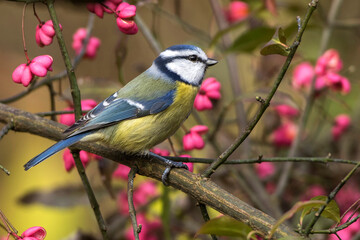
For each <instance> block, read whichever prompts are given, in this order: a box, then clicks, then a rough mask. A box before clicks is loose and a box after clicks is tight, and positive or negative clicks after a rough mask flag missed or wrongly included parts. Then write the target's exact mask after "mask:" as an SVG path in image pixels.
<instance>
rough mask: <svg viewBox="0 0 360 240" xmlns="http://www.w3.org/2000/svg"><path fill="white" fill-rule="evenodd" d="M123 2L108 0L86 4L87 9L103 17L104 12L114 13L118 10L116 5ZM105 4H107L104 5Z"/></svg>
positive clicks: (120, 0)
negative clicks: (101, 2)
mask: <svg viewBox="0 0 360 240" xmlns="http://www.w3.org/2000/svg"><path fill="white" fill-rule="evenodd" d="M121 2H122V0H106V1H104V2H103V4H100V3H88V4H87V5H86V7H87V9H88V10H89V11H90V12H92V13H95V14H96V15H97V16H98V17H99V18H103V16H104V12H106V13H113V12H115V10H116V7H117V6H118V5H119V4H120V3H121ZM103 5H105V6H106V7H105V6H103Z"/></svg>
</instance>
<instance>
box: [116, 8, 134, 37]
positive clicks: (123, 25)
mask: <svg viewBox="0 0 360 240" xmlns="http://www.w3.org/2000/svg"><path fill="white" fill-rule="evenodd" d="M116 13H117V18H116V24H117V26H118V28H119V29H120V31H122V32H123V33H125V34H136V33H137V32H138V27H137V25H136V23H135V21H134V17H135V15H136V6H135V5H130V4H128V3H126V2H122V3H120V4H119V6H118V7H117V8H116Z"/></svg>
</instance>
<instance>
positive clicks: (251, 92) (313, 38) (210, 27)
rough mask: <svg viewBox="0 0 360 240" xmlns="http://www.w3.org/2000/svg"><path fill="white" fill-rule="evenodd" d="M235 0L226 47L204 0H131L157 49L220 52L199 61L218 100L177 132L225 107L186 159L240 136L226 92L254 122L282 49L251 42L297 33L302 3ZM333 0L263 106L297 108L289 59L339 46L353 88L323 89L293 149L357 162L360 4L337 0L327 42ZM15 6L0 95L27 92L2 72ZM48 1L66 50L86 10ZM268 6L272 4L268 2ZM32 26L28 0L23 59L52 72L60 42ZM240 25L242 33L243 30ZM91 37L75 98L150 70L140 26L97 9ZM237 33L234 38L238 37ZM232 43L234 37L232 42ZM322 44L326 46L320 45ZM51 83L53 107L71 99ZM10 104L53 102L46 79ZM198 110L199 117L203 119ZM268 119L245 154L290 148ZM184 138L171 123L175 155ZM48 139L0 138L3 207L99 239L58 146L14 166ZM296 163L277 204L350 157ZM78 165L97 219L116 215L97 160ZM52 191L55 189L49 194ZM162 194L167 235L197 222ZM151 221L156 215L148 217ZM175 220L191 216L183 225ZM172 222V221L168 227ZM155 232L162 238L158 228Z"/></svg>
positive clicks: (36, 222)
mask: <svg viewBox="0 0 360 240" xmlns="http://www.w3.org/2000/svg"><path fill="white" fill-rule="evenodd" d="M336 1H337V0H336ZM213 2H214V1H213ZM215 2H217V3H218V4H220V5H219V6H220V7H221V8H222V9H220V11H222V10H223V9H226V8H227V7H228V6H229V4H230V2H231V1H215ZM244 2H246V3H247V4H248V6H249V10H248V16H246V18H245V19H243V20H241V21H239V22H236V23H232V22H230V23H227V24H228V26H233V27H232V28H231V27H230V28H229V29H228V33H229V35H228V37H229V39H230V46H232V48H229V46H226V43H225V44H224V43H223V42H222V41H221V38H222V37H224V35H220V38H219V39H218V40H216V38H215V36H219V35H217V34H219V27H218V23H217V21H216V18H215V16H214V9H213V8H212V6H211V1H207V0H198V1H191V0H182V1H179V0H168V1H161V0H158V1H156V0H148V1H131V2H130V3H132V4H136V5H137V16H139V17H141V19H142V20H143V22H144V23H145V25H146V26H147V27H148V28H149V29H150V31H151V33H152V34H153V36H155V38H156V39H157V41H158V42H159V43H160V46H161V48H162V49H165V48H166V47H169V46H171V45H175V44H194V45H197V46H199V47H201V48H202V49H204V50H205V51H206V52H207V53H208V54H209V55H210V56H211V57H213V58H216V59H217V60H219V61H220V62H219V64H217V65H216V66H215V67H213V68H211V69H209V70H208V72H207V77H210V76H211V77H216V79H217V80H218V81H219V82H220V83H221V95H222V98H221V99H220V100H218V101H214V102H213V104H214V109H212V110H211V111H210V112H198V113H196V116H191V117H189V120H188V121H187V122H186V123H185V128H186V129H190V128H191V127H192V126H194V125H196V124H199V123H203V124H205V125H207V126H209V128H210V132H211V131H212V130H213V129H214V126H215V124H214V123H215V122H216V121H217V120H218V117H219V115H220V114H221V113H223V109H224V108H225V107H228V108H227V110H226V115H225V118H224V121H223V123H222V125H221V128H220V130H219V132H218V133H217V134H216V142H217V147H218V149H217V150H216V149H215V148H214V147H213V146H212V145H210V144H207V145H206V146H205V148H204V149H202V150H194V151H191V152H190V154H191V156H194V157H209V158H216V156H217V153H218V151H220V152H221V151H223V150H225V149H226V147H227V146H228V145H229V144H230V143H231V142H232V141H233V140H234V139H235V138H236V137H237V136H238V135H239V133H240V132H241V130H242V129H243V128H244V126H242V129H239V128H238V124H237V120H236V114H235V111H234V104H233V100H234V99H235V98H236V103H237V102H241V103H242V104H243V105H244V107H245V111H246V113H247V116H246V118H247V119H248V120H250V119H252V116H253V114H254V113H255V110H256V109H257V107H256V106H257V104H258V103H257V102H256V101H255V97H256V96H259V95H260V96H262V97H265V96H266V93H267V92H268V91H269V89H270V88H271V86H272V83H273V82H274V79H275V77H276V75H277V73H278V71H279V69H280V67H281V65H282V64H283V62H284V60H285V57H283V56H279V55H270V56H261V55H260V49H261V47H262V46H263V45H264V44H265V43H266V42H267V41H269V40H270V38H271V36H272V35H273V33H274V32H275V29H276V28H277V27H280V26H281V27H283V29H285V35H286V36H287V38H288V39H287V43H288V44H291V42H292V39H293V37H294V36H295V34H296V16H304V14H305V12H306V8H307V4H308V2H309V1H308V0H306V1H305V0H301V1H291V0H273V1H266V0H264V1H262V0H251V1H250V0H249V1H244ZM333 2H335V0H333V1H321V0H320V7H319V9H318V10H317V11H316V12H315V13H314V16H313V17H312V19H311V20H310V23H309V26H308V28H307V30H306V31H305V34H304V37H303V39H302V43H301V46H300V48H299V50H298V52H297V54H296V56H295V58H294V60H293V62H292V65H291V67H290V69H289V72H288V73H287V75H286V76H285V78H284V80H283V82H282V85H281V87H280V89H279V91H278V93H277V94H276V96H275V98H274V100H273V102H272V103H273V104H274V105H275V106H276V105H277V104H288V105H290V106H293V107H295V108H296V109H298V110H299V111H300V112H302V111H303V110H304V106H305V103H306V94H307V93H306V91H296V90H294V89H293V87H292V80H293V75H292V74H293V69H294V67H295V66H296V65H298V64H299V63H302V62H304V61H308V62H310V63H311V64H312V65H315V63H316V61H317V59H318V57H319V56H320V55H321V54H322V52H321V51H324V50H326V49H329V48H334V49H336V50H337V51H338V52H339V54H340V57H341V59H342V62H343V68H342V70H341V74H342V75H343V76H346V78H347V79H349V81H350V82H351V91H350V93H349V94H346V95H342V94H339V93H334V92H330V91H328V92H327V93H326V98H325V97H322V98H320V99H318V100H316V102H315V103H314V106H313V110H312V112H311V115H310V117H309V120H308V125H307V126H306V129H305V131H304V132H305V133H306V134H305V135H304V136H306V137H305V139H306V141H304V142H303V143H302V144H301V146H300V148H299V151H298V154H299V156H319V157H325V156H327V155H328V154H329V153H331V154H332V156H333V157H338V158H344V159H352V160H357V159H359V158H358V157H359V154H360V151H359V150H360V148H359V146H358V137H357V136H359V135H358V134H357V133H359V128H358V126H357V122H358V121H359V118H360V111H359V110H360V99H359V94H358V90H359V81H358V80H359V77H360V76H359V70H358V69H359V63H360V61H359V60H360V57H359V56H360V44H359V40H360V12H359V11H358V9H360V2H359V1H357V0H347V1H337V2H342V3H341V5H340V6H339V11H338V14H337V17H336V19H337V20H336V23H337V24H334V25H332V28H331V32H330V34H331V35H330V37H329V38H328V42H327V43H325V46H324V41H325V40H324V34H326V33H325V31H326V30H325V29H326V28H328V27H329V24H327V17H328V16H329V9H330V7H331V6H332V4H333ZM23 6H24V4H23V3H19V2H9V1H4V0H2V1H0V32H1V33H2V34H1V38H0V54H1V61H2V64H0V73H1V77H2V86H1V87H0V101H1V102H2V101H3V100H4V99H7V98H9V97H11V96H14V95H16V94H18V93H20V92H22V91H24V90H25V88H24V86H22V85H21V84H15V83H14V82H13V81H12V79H11V74H12V72H13V70H14V69H15V67H16V66H18V65H19V64H21V63H25V62H26V59H25V56H24V51H23V43H22V31H21V19H22V11H23ZM55 6H56V11H57V15H58V18H59V22H60V23H61V25H62V27H63V31H62V33H63V35H64V38H65V42H66V44H67V48H68V51H69V53H70V55H71V56H72V57H74V56H75V52H74V50H73V49H72V48H71V44H72V36H73V34H74V32H75V31H76V30H77V29H78V28H80V27H86V25H87V23H88V19H89V11H88V10H87V8H86V5H85V4H73V3H68V2H66V1H56V3H55ZM272 6H275V9H274V8H272ZM218 10H219V9H218ZM36 11H37V14H38V16H39V17H40V19H41V20H43V21H47V20H49V19H50V17H49V14H48V11H47V8H46V6H45V5H44V4H41V3H37V4H36ZM37 24H38V22H37V19H36V18H35V17H34V14H33V10H32V5H31V4H29V5H28V7H27V10H26V14H25V28H24V30H25V38H26V47H27V49H28V54H29V57H30V58H33V57H35V56H38V55H43V54H50V55H51V56H52V57H53V58H54V63H53V67H52V68H53V72H52V73H50V74H51V75H53V74H56V73H59V72H61V71H63V70H64V69H65V68H64V63H63V61H62V57H61V54H60V51H59V48H58V45H57V41H56V40H54V43H53V44H52V45H50V46H46V47H44V48H40V47H38V46H37V44H36V41H35V28H36V25H37ZM258 27H263V28H264V31H262V32H260V33H256V34H255V33H253V32H252V31H251V30H253V29H255V28H258ZM269 29H270V30H269ZM246 33H249V35H248V36H246ZM92 35H93V36H95V37H98V38H99V39H100V40H101V46H100V48H99V50H98V51H97V55H96V58H94V59H86V58H84V59H82V60H81V62H80V64H79V66H78V67H77V68H76V75H77V78H78V82H79V86H80V89H81V91H82V99H88V98H91V99H95V100H96V101H100V100H102V99H104V98H105V97H107V96H108V95H109V94H111V93H112V92H114V91H116V90H117V89H118V88H120V87H121V86H122V85H123V84H124V83H126V82H128V81H129V80H131V79H132V78H133V77H135V76H137V75H138V74H139V73H141V72H143V71H144V70H145V69H146V68H148V67H149V66H150V65H151V63H152V61H153V59H154V58H155V57H156V56H157V54H156V53H155V52H154V51H153V50H152V48H151V47H150V45H149V42H148V40H147V39H146V38H145V37H144V35H143V32H142V31H141V29H140V31H139V32H138V33H137V34H135V35H125V34H123V33H121V32H120V31H119V29H118V27H117V26H116V22H115V18H114V16H113V15H110V14H105V15H104V18H103V19H100V18H98V17H96V18H95V20H94V26H93V29H92ZM241 36H243V37H242V38H241ZM244 36H245V37H244ZM236 40H237V41H238V42H237V44H234V43H236ZM323 47H324V48H325V49H322V50H321V48H323ZM229 55H232V56H233V57H234V58H232V59H233V60H234V61H235V63H234V64H235V65H236V72H237V74H238V76H239V77H238V79H236V81H238V84H239V86H240V87H241V89H242V93H241V94H240V95H238V96H234V95H233V91H232V88H233V85H231V81H233V80H231V76H230V75H229V70H228V62H227V61H226V58H227V57H228V56H229ZM53 86H54V89H55V91H56V92H57V93H58V94H57V95H56V97H55V100H56V102H55V103H56V109H57V110H62V109H64V108H66V107H69V101H70V100H71V96H70V91H69V86H68V81H67V79H66V78H65V79H62V80H61V81H57V82H55V83H54V84H53ZM9 105H10V106H13V107H15V108H19V109H23V110H25V111H29V112H31V113H38V112H46V111H50V100H49V91H48V88H47V87H45V86H44V87H41V88H39V89H36V90H35V91H33V92H32V93H30V94H28V95H27V96H25V97H23V98H21V99H19V100H17V101H14V102H11V103H9ZM343 113H344V114H348V115H349V116H351V121H352V124H351V131H348V132H347V133H346V134H345V136H344V137H342V139H341V141H334V140H333V139H332V137H331V127H332V126H333V121H334V117H335V116H336V115H338V114H343ZM199 118H200V119H202V120H201V121H200V122H199ZM298 121H299V118H298V119H297V120H295V122H296V123H297V124H298ZM277 125H279V119H278V116H277V115H276V112H275V111H274V109H272V108H270V109H269V110H268V112H267V113H266V114H265V116H264V117H263V118H262V120H261V121H260V123H259V124H258V126H257V127H256V129H255V130H254V132H253V134H252V135H251V137H250V138H251V149H250V150H249V154H248V155H247V156H246V157H248V158H254V157H255V158H256V157H257V156H259V155H260V154H262V155H264V156H267V157H271V156H287V154H288V151H289V146H287V147H284V146H281V147H279V146H276V144H274V142H273V137H272V136H273V135H271V132H272V131H273V130H274V129H275V128H276V126H277ZM0 127H3V124H0ZM183 135H184V131H183V130H181V129H180V130H179V131H178V133H177V134H176V136H175V137H174V139H175V141H174V142H175V148H176V149H178V151H179V152H180V153H185V152H184V151H183V150H182V143H181V138H182V136H183ZM51 144H53V142H52V141H50V140H47V139H44V138H41V137H38V136H33V135H30V134H27V133H16V132H12V131H10V132H9V133H8V134H7V135H6V136H4V137H3V138H2V139H1V141H0V152H1V158H0V164H1V165H2V166H4V167H6V168H7V169H9V170H10V172H11V175H10V176H6V175H5V174H4V173H2V172H0V190H1V193H0V196H1V197H0V209H1V210H2V211H3V213H4V214H5V215H6V216H7V218H8V219H9V221H10V222H11V223H12V224H13V225H14V226H15V227H16V228H17V229H18V230H19V232H20V233H21V232H22V231H24V230H26V229H27V228H29V227H31V226H42V227H44V228H45V229H46V230H47V233H48V237H47V238H48V239H68V237H69V236H70V235H72V234H74V233H75V232H76V231H78V230H81V231H82V232H85V233H89V234H92V235H94V236H97V237H99V231H98V228H97V224H96V221H95V218H94V216H93V213H92V210H91V207H90V206H89V204H88V200H87V198H86V196H85V194H84V192H83V191H82V190H81V189H82V185H81V181H80V178H79V176H78V174H77V172H76V171H74V170H73V171H71V172H67V171H65V169H64V163H63V160H62V154H61V153H60V154H57V155H55V156H53V157H51V159H49V160H48V161H46V162H44V163H43V164H40V165H39V166H37V167H35V168H33V169H31V171H28V172H25V171H24V170H23V165H24V164H25V163H26V162H27V161H28V160H29V159H31V158H32V157H34V156H35V155H37V154H38V153H40V152H41V151H43V150H44V149H45V148H47V147H48V146H50V145H51ZM160 148H162V149H166V150H169V151H170V146H169V144H168V143H167V142H166V143H163V144H161V146H160ZM239 157H244V154H243V149H241V148H240V151H237V152H236V153H235V154H234V155H233V156H232V158H234V159H236V158H239ZM297 166H299V167H298V168H296V171H293V172H292V173H291V178H290V180H289V181H290V182H289V186H290V187H288V188H287V190H285V193H284V196H285V197H284V199H283V200H282V201H283V202H280V204H279V205H280V206H281V207H282V209H283V210H287V209H288V208H289V207H290V206H291V205H292V204H293V203H294V202H296V201H297V200H299V199H301V196H304V195H305V193H306V190H307V189H309V186H312V185H314V184H318V185H320V186H322V189H323V190H324V191H325V193H329V191H330V190H331V189H332V188H333V187H335V186H336V184H337V183H338V182H339V181H340V179H341V178H342V177H343V176H344V174H345V173H346V172H347V171H348V170H349V166H344V165H326V169H324V165H316V164H313V165H311V164H302V165H297ZM203 167H204V165H201V164H199V165H198V164H195V170H194V172H195V173H197V172H199V171H200V170H201V169H202V168H203ZM248 167H249V169H250V170H249V171H250V173H255V172H256V168H255V167H254V166H253V165H249V166H248ZM274 167H275V169H276V170H275V173H274V174H273V175H271V176H270V177H268V178H266V179H260V181H261V183H262V184H263V185H264V188H265V187H266V188H271V186H272V185H271V184H269V183H276V182H277V181H278V178H279V176H280V175H281V172H282V167H283V164H275V165H274ZM239 168H241V166H237V167H235V169H239ZM239 171H240V170H239ZM228 172H229V167H222V168H220V169H219V171H218V172H217V173H216V174H215V176H214V179H215V181H216V182H217V183H218V184H220V185H221V186H224V188H225V189H227V190H229V191H231V192H232V193H234V194H235V195H237V196H238V197H240V198H241V199H243V200H244V201H247V202H249V203H250V204H254V203H253V202H252V201H251V198H249V196H248V195H247V193H246V192H244V191H243V189H242V188H241V187H240V186H241V184H240V185H239V184H238V182H237V181H238V179H237V178H236V176H234V175H233V174H234V173H233V172H232V174H230V175H228V174H227V173H228ZM87 173H88V177H89V179H90V181H91V184H92V186H93V188H94V189H95V190H96V195H97V197H98V200H99V202H100V206H101V211H102V213H103V215H104V216H105V217H106V218H108V217H109V218H110V217H114V216H115V215H116V213H118V212H119V201H120V200H119V197H117V198H116V199H112V198H111V197H110V195H109V193H108V192H107V191H106V190H105V188H104V187H103V184H102V181H101V176H100V174H99V171H98V162H96V161H92V162H90V164H89V166H88V167H87ZM240 175H241V174H240ZM138 179H139V180H138ZM354 180H355V179H354ZM136 181H139V182H142V181H146V179H145V178H137V180H136ZM113 183H114V188H115V189H116V191H120V190H121V189H124V188H125V186H126V182H125V181H121V180H114V181H113ZM352 186H353V190H354V191H355V192H356V193H358V192H360V189H359V185H358V182H356V181H354V183H353V185H352ZM289 188H290V189H289ZM55 189H57V190H58V191H57V192H53V191H54V190H55ZM119 189H120V190H119ZM156 191H157V192H159V194H160V195H162V194H163V192H164V188H163V187H162V186H161V185H160V184H156ZM170 191H171V200H173V201H172V202H173V203H172V204H171V212H173V213H174V214H172V216H171V218H172V220H171V221H170V225H171V226H170V229H171V231H170V232H171V234H172V236H171V238H168V239H192V238H193V236H194V233H195V232H196V231H197V229H198V228H199V227H200V226H201V224H202V221H203V220H202V219H201V215H200V211H192V210H193V209H196V208H197V207H196V206H195V201H194V200H192V199H189V198H188V197H187V196H185V195H184V194H181V193H179V192H177V191H175V190H173V189H171V190H170ZM270 192H271V191H270ZM42 194H43V195H42ZM175 203H176V204H175ZM255 206H256V204H255ZM256 207H259V206H256ZM184 209H186V211H187V213H189V216H184V212H182V210H184ZM196 210H197V209H196ZM162 211H163V205H162V201H161V197H159V196H157V198H156V199H155V200H154V203H152V204H151V210H149V212H150V213H153V214H154V215H155V216H159V215H161V212H162ZM119 214H120V213H119ZM211 214H212V216H217V215H218V213H216V212H211ZM174 215H175V216H174ZM148 217H149V216H148ZM149 218H150V219H151V218H154V217H153V216H150V217H149ZM111 219H113V218H111ZM125 219H126V217H125ZM184 219H187V220H188V221H189V222H188V223H187V224H186V223H184ZM108 220H109V219H108ZM109 221H110V220H109ZM179 222H181V224H180V223H179ZM176 224H179V225H178V226H175V225H176ZM190 225H192V226H190ZM128 226H129V224H128V223H127V222H126V220H125V221H124V224H122V225H121V228H122V230H121V231H125V229H126V228H128ZM5 235H6V232H5V231H0V236H5ZM114 236H115V235H114ZM116 236H117V237H116V238H114V239H124V236H125V235H124V234H118V235H116ZM89 239H91V238H89ZM158 239H165V238H161V237H159V238H158Z"/></svg>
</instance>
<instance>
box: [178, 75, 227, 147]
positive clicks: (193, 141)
mask: <svg viewBox="0 0 360 240" xmlns="http://www.w3.org/2000/svg"><path fill="white" fill-rule="evenodd" d="M220 89H221V84H220V82H219V81H218V80H216V78H214V77H210V78H207V79H205V80H204V81H203V83H202V84H201V87H200V90H199V93H198V94H197V95H196V97H195V101H194V108H195V109H196V110H198V111H204V110H210V109H213V107H214V105H213V102H212V100H213V101H214V100H215V101H216V100H218V99H220V98H221V93H220ZM208 130H209V129H208V127H207V126H204V125H197V126H194V127H192V128H191V129H190V131H189V132H188V133H187V134H185V135H184V137H183V147H184V150H185V151H191V150H193V149H203V148H204V146H205V142H204V140H203V139H202V137H201V135H204V134H206V133H207V132H208Z"/></svg>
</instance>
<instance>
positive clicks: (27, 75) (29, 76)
mask: <svg viewBox="0 0 360 240" xmlns="http://www.w3.org/2000/svg"><path fill="white" fill-rule="evenodd" d="M52 63H53V58H52V57H51V56H50V55H40V56H37V57H35V58H34V59H33V60H30V61H29V62H28V63H27V64H24V63H23V64H20V65H19V66H17V67H16V68H15V70H14V72H13V73H12V79H13V81H14V82H15V83H21V84H23V85H24V86H25V87H27V86H29V84H30V83H31V81H32V80H33V78H34V75H35V76H39V77H45V76H46V74H47V72H48V71H52V68H51V65H52Z"/></svg>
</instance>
